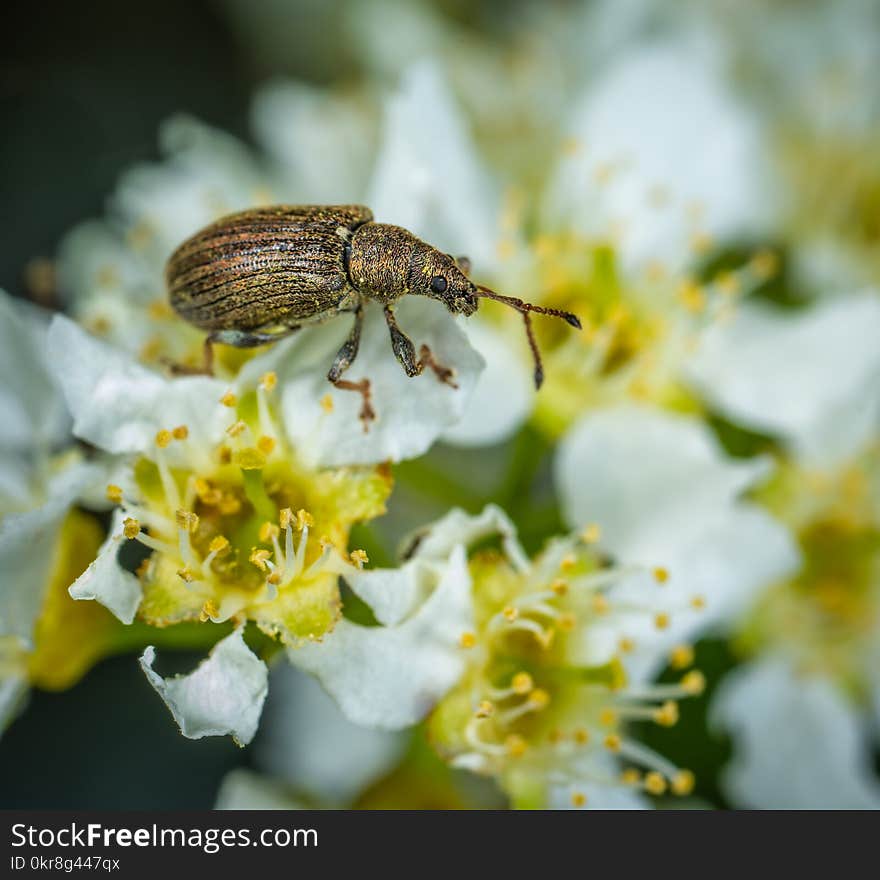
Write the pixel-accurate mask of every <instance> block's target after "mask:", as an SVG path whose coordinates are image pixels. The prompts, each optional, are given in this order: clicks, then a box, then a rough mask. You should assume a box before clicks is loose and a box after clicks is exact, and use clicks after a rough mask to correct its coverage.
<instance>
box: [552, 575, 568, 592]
mask: <svg viewBox="0 0 880 880" xmlns="http://www.w3.org/2000/svg"><path fill="white" fill-rule="evenodd" d="M550 589H551V590H553V592H554V593H556V595H557V596H564V595H565V594H566V593H567V592H568V582H567V581H564V580H562V578H557V579H556V580H555V581H553V583H552V584H550Z"/></svg>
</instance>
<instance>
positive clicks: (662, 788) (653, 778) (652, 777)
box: [645, 770, 666, 796]
mask: <svg viewBox="0 0 880 880" xmlns="http://www.w3.org/2000/svg"><path fill="white" fill-rule="evenodd" d="M645 791H646V792H648V794H653V795H658V796H659V795H661V794H664V793H665V792H666V780H665V779H664V778H663V775H662V774H660V773H658V772H657V771H656V770H651V771H650V772H649V773H646V774H645Z"/></svg>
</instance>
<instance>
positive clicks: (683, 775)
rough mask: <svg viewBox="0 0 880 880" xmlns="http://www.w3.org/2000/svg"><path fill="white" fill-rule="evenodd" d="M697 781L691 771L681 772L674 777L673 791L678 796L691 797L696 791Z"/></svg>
mask: <svg viewBox="0 0 880 880" xmlns="http://www.w3.org/2000/svg"><path fill="white" fill-rule="evenodd" d="M695 784H696V779H695V778H694V774H693V773H691V771H690V770H679V771H678V773H676V774H675V776H673V777H672V791H673V793H674V794H677V795H682V796H684V795H689V794H690V793H691V792H692V791H693V790H694V785H695Z"/></svg>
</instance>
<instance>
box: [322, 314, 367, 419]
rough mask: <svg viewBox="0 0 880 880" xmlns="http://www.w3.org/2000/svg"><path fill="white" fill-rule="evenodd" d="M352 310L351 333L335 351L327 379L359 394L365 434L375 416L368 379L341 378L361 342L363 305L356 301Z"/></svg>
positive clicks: (360, 414)
mask: <svg viewBox="0 0 880 880" xmlns="http://www.w3.org/2000/svg"><path fill="white" fill-rule="evenodd" d="M352 311H353V312H354V324H353V325H352V327H351V333H349V334H348V338H347V339H346V340H345V342H343V343H342V347H341V348H340V349H339V351H338V352H337V353H336V357H335V358H334V360H333V366H331V367H330V372H329V373H327V379H328V380H329V381H330V382H332V383H333V384H334V385H335V386H336V387H337V388H339V389H341V390H342V391H357V392H358V394H360V395H361V398H362V399H363V403H362V404H361V411H360V413H359V414H358V418H359V419H360V420H361V422H362V423H363V426H364V433H365V434H366V433H367V431H369V430H370V422H372V421H374V420H375V418H376V412H375V410H374V409H373V406H372V403H371V396H372V389H371V388H370V380H369V379H361V380H360V381H359V382H352V381H350V380H348V379H343V378H342V374H343V373H344V372H345V371H346V370H347V369H348V368H349V367H350V366H351V365H352V363H353V362H354V359H355V358H356V357H357V353H358V348H359V346H360V344H361V330H362V329H363V326H364V309H363V306H362V305H361V304H360V303H358V305H357V306H355V307H354V309H352Z"/></svg>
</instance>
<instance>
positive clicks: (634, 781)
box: [620, 767, 642, 785]
mask: <svg viewBox="0 0 880 880" xmlns="http://www.w3.org/2000/svg"><path fill="white" fill-rule="evenodd" d="M620 781H621V782H622V783H623V784H624V785H638V784H639V783H640V782H641V781H642V774H641V771H640V770H639V769H638V768H637V767H627V768H626V770H624V771H623V773H621V774H620Z"/></svg>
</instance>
